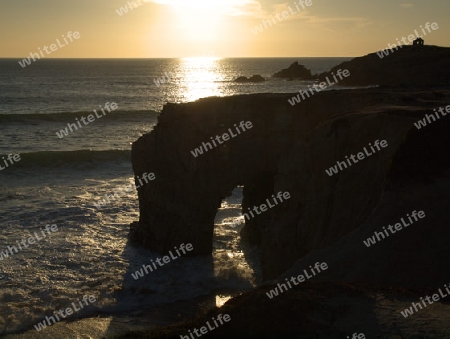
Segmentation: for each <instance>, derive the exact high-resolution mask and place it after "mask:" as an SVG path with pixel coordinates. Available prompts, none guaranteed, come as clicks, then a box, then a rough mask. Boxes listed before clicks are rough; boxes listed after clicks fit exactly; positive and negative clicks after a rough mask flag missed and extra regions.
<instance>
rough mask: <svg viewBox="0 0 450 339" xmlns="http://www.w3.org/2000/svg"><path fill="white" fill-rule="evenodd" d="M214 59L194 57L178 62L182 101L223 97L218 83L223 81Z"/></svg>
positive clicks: (216, 59) (218, 65)
mask: <svg viewBox="0 0 450 339" xmlns="http://www.w3.org/2000/svg"><path fill="white" fill-rule="evenodd" d="M219 60H220V58H216V57H194V58H184V59H181V60H180V78H181V79H183V80H182V82H181V83H180V84H179V87H178V90H179V96H180V98H181V99H182V100H183V101H195V100H197V99H200V98H205V97H210V96H223V95H224V93H222V91H221V90H220V87H219V84H218V82H220V81H224V80H225V78H224V75H223V72H222V71H221V65H220V63H219V62H218V61H219Z"/></svg>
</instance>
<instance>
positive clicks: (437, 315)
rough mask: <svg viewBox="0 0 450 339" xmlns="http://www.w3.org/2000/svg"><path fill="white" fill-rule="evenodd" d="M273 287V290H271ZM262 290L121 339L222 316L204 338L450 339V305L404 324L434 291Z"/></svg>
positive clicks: (181, 330) (164, 333) (160, 338)
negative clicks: (355, 338)
mask: <svg viewBox="0 0 450 339" xmlns="http://www.w3.org/2000/svg"><path fill="white" fill-rule="evenodd" d="M271 287H273V286H271ZM268 289H269V287H264V288H259V289H256V290H254V291H252V292H250V293H246V294H244V295H242V296H239V297H236V298H234V299H233V300H231V301H229V302H228V303H227V304H225V306H223V307H222V308H220V309H218V310H216V311H212V312H209V313H207V314H204V315H201V316H199V317H197V318H196V319H193V320H191V321H185V322H183V323H180V324H179V325H177V326H171V327H166V328H161V329H157V330H155V331H151V332H132V333H129V334H128V335H125V336H121V337H119V338H121V339H123V338H153V339H179V338H180V335H186V334H187V333H188V331H189V330H190V331H191V332H192V330H193V329H194V328H197V329H199V328H201V327H202V326H205V323H206V321H208V320H209V321H211V319H212V317H215V318H217V315H218V314H222V316H223V315H224V314H229V315H230V317H231V321H230V322H229V323H227V324H225V325H223V326H220V327H218V328H217V329H214V330H212V331H210V332H208V333H207V334H205V335H203V336H202V338H223V339H225V338H233V339H234V338H235V339H273V338H299V339H300V338H301V339H330V338H336V339H338V338H347V337H349V338H351V337H352V335H353V333H358V334H359V333H363V334H364V335H365V338H379V339H381V338H408V339H409V338H433V339H444V338H448V334H449V333H450V323H449V322H448V318H449V317H450V305H449V304H448V303H447V302H446V303H438V304H435V305H432V306H429V307H428V308H427V309H426V310H423V311H421V312H418V313H417V314H415V315H414V316H413V317H411V318H404V317H403V316H402V315H401V314H400V310H404V309H405V308H407V307H410V306H411V303H412V302H417V301H418V300H419V298H420V297H422V296H424V295H427V294H428V295H430V294H432V293H434V291H432V290H417V289H416V290H405V289H399V288H380V287H378V286H374V285H364V286H354V285H351V284H336V283H321V284H317V283H316V284H305V285H302V286H300V287H297V288H294V289H292V290H289V291H287V292H284V293H283V294H281V295H279V296H278V297H276V298H274V299H269V298H268V297H267V295H266V294H265V292H266V291H267V290H268Z"/></svg>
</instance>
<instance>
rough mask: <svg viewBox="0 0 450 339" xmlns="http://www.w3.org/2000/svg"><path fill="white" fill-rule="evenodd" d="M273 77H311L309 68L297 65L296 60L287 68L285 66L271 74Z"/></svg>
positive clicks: (308, 78) (307, 78)
mask: <svg viewBox="0 0 450 339" xmlns="http://www.w3.org/2000/svg"><path fill="white" fill-rule="evenodd" d="M273 76H274V77H275V78H283V79H304V80H310V79H312V78H313V77H312V74H311V71H310V70H309V69H307V68H306V67H305V66H303V65H299V63H298V61H296V62H294V63H293V64H292V65H290V66H289V67H288V68H285V69H283V70H281V71H279V72H277V73H275V74H274V75H273Z"/></svg>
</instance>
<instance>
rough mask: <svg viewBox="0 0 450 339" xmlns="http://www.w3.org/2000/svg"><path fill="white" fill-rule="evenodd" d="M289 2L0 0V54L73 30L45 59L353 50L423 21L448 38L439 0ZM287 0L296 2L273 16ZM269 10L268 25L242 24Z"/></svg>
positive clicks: (391, 39)
mask: <svg viewBox="0 0 450 339" xmlns="http://www.w3.org/2000/svg"><path fill="white" fill-rule="evenodd" d="M145 1H148V2H145ZM299 1H300V0H293V1H287V2H286V1H281V0H151V1H150V0H141V3H142V5H140V6H138V7H136V8H134V9H133V10H129V9H128V13H123V15H122V16H120V15H119V14H118V13H117V12H116V10H120V8H121V7H126V6H127V0H76V1H75V0H1V2H0V43H1V46H2V47H1V49H0V57H2V58H8V57H10V58H15V57H17V58H19V57H20V58H24V57H26V56H29V54H30V52H36V51H37V50H38V47H40V48H43V47H44V46H49V45H50V44H52V43H55V41H56V39H57V38H60V39H61V36H62V35H63V34H66V33H67V32H69V31H72V32H75V31H78V32H79V33H80V35H81V37H80V38H79V39H78V40H74V41H73V42H72V43H69V44H68V45H67V46H64V47H63V48H59V49H58V50H57V51H54V52H52V53H51V55H49V56H46V57H48V58H50V57H51V58H171V57H190V56H201V55H214V56H217V57H283V56H286V57H297V56H299V57H302V56H304V57H308V56H359V55H364V54H367V53H370V52H374V51H377V50H380V49H381V48H384V47H385V46H386V45H387V44H388V43H395V42H396V38H401V37H402V36H407V35H409V34H412V33H413V32H414V30H415V29H419V28H420V25H425V24H426V23H427V22H430V23H433V22H436V23H437V24H438V25H439V29H438V30H436V31H432V32H431V33H429V34H428V35H427V36H425V43H426V44H432V45H441V46H449V45H450V38H449V36H450V34H449V33H450V29H449V23H448V22H449V20H448V15H449V14H450V1H449V0H416V1H414V2H405V1H398V0H377V1H373V0H339V1H336V0H311V2H312V5H311V6H306V4H305V9H302V6H301V5H298V3H299ZM134 2H135V3H136V4H137V3H138V2H137V0H135V1H134ZM130 3H132V1H130ZM296 4H297V6H296ZM289 6H290V7H291V9H292V10H293V11H294V12H295V11H297V9H296V7H298V8H300V9H302V10H301V11H300V12H299V13H296V14H292V12H290V13H289V16H287V15H286V17H285V19H283V17H282V13H283V11H285V10H288V11H289V9H288V7H289ZM277 14H278V17H279V18H281V19H283V21H279V20H278V19H276V18H275V16H276V15H277ZM271 16H272V18H273V20H275V22H276V24H274V25H273V26H272V27H268V28H267V29H264V30H263V31H262V32H259V33H258V34H254V33H253V32H252V28H253V29H254V27H255V26H258V25H261V23H262V20H264V19H266V20H270V18H271ZM266 26H268V25H267V24H266Z"/></svg>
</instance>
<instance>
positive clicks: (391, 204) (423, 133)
mask: <svg viewBox="0 0 450 339" xmlns="http://www.w3.org/2000/svg"><path fill="white" fill-rule="evenodd" d="M406 47H407V46H405V47H404V48H403V49H399V50H398V51H395V52H394V53H392V54H391V55H389V56H385V57H384V58H380V57H379V56H378V55H377V54H371V55H368V56H365V57H362V58H355V59H353V60H352V61H349V62H347V63H343V64H341V65H339V66H337V67H335V69H333V70H331V72H333V71H334V70H337V69H348V70H350V72H351V76H350V77H348V78H347V79H348V81H349V82H348V83H345V84H346V85H380V87H378V88H368V89H352V90H339V91H334V90H331V91H322V92H320V93H317V94H316V95H314V96H313V97H311V98H308V99H307V100H304V101H302V102H301V103H299V104H297V105H295V106H291V105H289V103H288V99H289V98H291V97H292V95H293V94H257V95H241V96H234V97H225V98H206V99H201V100H198V101H196V102H192V103H187V104H167V105H166V106H165V107H164V109H163V111H162V113H161V115H160V117H159V122H158V125H157V126H156V127H155V128H154V130H153V131H152V132H151V133H149V134H146V135H144V136H142V137H141V138H139V140H137V141H136V142H135V143H134V144H133V148H132V162H133V168H134V171H135V175H142V174H143V173H145V172H154V173H155V175H156V178H157V180H154V182H152V183H151V184H150V185H145V186H144V187H142V188H141V189H140V190H139V191H138V194H139V205H140V220H139V222H136V223H134V224H132V226H131V231H130V238H131V240H132V241H134V242H135V243H137V244H140V245H143V246H145V247H147V248H150V249H152V250H155V251H158V252H167V251H169V250H170V249H172V248H173V247H174V246H177V245H179V244H180V243H192V244H193V247H194V251H192V254H193V255H209V254H211V251H212V236H213V227H214V217H215V215H216V212H217V210H218V208H219V206H220V203H221V201H222V199H224V198H225V197H226V196H227V195H229V194H230V192H231V191H232V190H233V189H234V188H235V187H236V186H238V185H243V186H244V192H243V193H244V198H243V203H242V208H243V212H246V211H247V210H248V209H249V208H250V207H253V206H259V205H261V204H263V203H265V201H266V199H267V198H269V197H270V196H271V195H272V194H276V193H277V192H289V193H290V199H289V200H286V201H284V202H283V203H280V204H279V205H277V206H275V207H273V208H270V209H269V210H267V211H265V212H264V213H261V214H258V215H256V216H255V217H254V218H252V219H250V220H247V221H246V225H245V227H244V229H243V230H242V232H241V236H242V237H243V238H245V239H247V240H248V241H249V242H251V243H254V244H258V245H259V246H260V248H261V262H262V268H263V276H264V279H265V281H266V284H265V286H261V287H259V288H258V289H256V290H254V291H251V292H249V293H245V294H243V295H241V296H238V297H236V298H234V299H233V300H231V301H229V302H228V303H227V304H226V305H225V306H224V307H223V308H221V309H220V310H218V311H212V313H214V314H217V313H229V314H230V315H231V318H232V321H231V322H230V324H229V325H227V326H224V327H223V328H221V329H219V330H217V331H213V332H211V333H210V334H208V335H205V337H214V338H229V337H233V338H241V337H242V338H244V337H245V338H252V337H255V338H256V337H259V338H272V337H274V336H275V334H277V335H281V336H282V337H285V338H300V337H301V338H346V335H351V334H352V333H353V332H360V333H361V332H362V333H365V334H366V335H372V336H373V337H377V336H378V337H380V338H381V337H386V335H391V337H392V338H412V337H414V336H419V335H420V336H429V337H433V338H444V337H446V335H448V334H449V333H450V325H449V324H450V323H449V322H448V319H449V318H450V308H449V306H448V300H447V299H449V300H450V296H449V297H448V298H447V299H443V300H442V302H439V303H436V304H435V305H431V306H429V307H428V308H427V309H425V310H422V311H419V312H418V314H417V315H414V316H412V317H411V318H407V319H405V318H404V317H403V316H402V315H401V314H400V311H401V310H404V309H405V308H407V307H408V306H410V305H411V302H413V301H414V302H417V301H418V300H419V297H422V296H425V295H426V294H427V293H431V292H432V291H433V290H437V289H438V288H440V287H443V286H444V284H448V283H449V282H450V259H449V258H450V249H449V247H448V244H447V242H448V239H449V236H450V231H449V229H448V227H447V223H448V220H449V217H448V215H447V214H446V212H447V208H448V206H450V195H449V192H450V190H449V189H450V180H449V179H450V158H449V157H448V156H447V155H446V151H447V150H448V146H449V145H450V142H449V140H450V138H449V136H448V134H447V133H448V130H449V128H450V118H449V116H450V115H448V112H447V111H446V108H447V107H448V108H449V111H450V106H449V105H450V87H449V86H448V80H449V79H450V70H449V65H448V61H447V60H448V56H449V51H450V49H448V48H440V47H433V46H430V47H425V48H423V49H422V50H420V51H418V50H415V49H412V48H406ZM331 72H330V73H326V74H323V75H321V76H322V77H325V76H327V74H328V75H329V74H332V73H331ZM296 90H297V89H296V88H293V92H294V91H296ZM442 107H443V108H444V109H443V110H442V112H446V113H445V114H444V113H439V114H440V115H439V114H438V113H436V112H435V111H434V109H438V108H442ZM431 114H433V115H434V116H435V118H434V120H436V121H433V119H431V118H430V117H428V118H427V119H428V120H427V121H429V122H428V123H427V124H426V126H422V127H421V128H418V127H417V125H416V124H417V121H419V120H422V121H425V120H423V119H425V116H426V115H431ZM436 114H438V115H436ZM241 122H251V123H252V128H251V129H247V130H246V131H245V132H242V133H241V134H239V135H237V136H236V137H233V138H232V139H231V140H229V141H227V142H224V143H223V144H220V145H218V146H217V147H212V148H211V149H210V150H208V151H205V152H204V154H197V156H193V153H192V151H193V150H194V149H196V148H198V147H199V146H200V145H202V143H206V142H211V141H212V140H211V137H214V136H216V135H223V134H224V133H229V129H233V130H232V131H234V129H235V128H236V127H235V124H236V125H237V126H239V124H240V123H241ZM235 133H236V132H235ZM377 140H379V141H382V140H385V141H386V143H387V147H385V148H382V149H380V150H379V151H378V152H372V153H371V154H370V155H368V156H366V157H365V158H364V160H360V161H358V162H357V163H356V162H353V163H352V162H351V160H349V159H350V157H351V155H356V154H358V152H361V150H362V149H363V148H364V147H367V149H368V150H370V148H369V146H368V145H369V144H370V145H375V141H377ZM372 151H373V149H372ZM370 152H371V151H369V153H370ZM346 157H347V158H346ZM347 160H348V161H349V162H347ZM338 161H341V162H347V164H349V165H348V166H345V167H344V166H343V165H342V164H341V168H342V169H340V170H337V171H336V173H334V174H332V175H330V174H329V173H327V172H326V170H329V169H330V168H331V167H333V166H335V165H336V164H337V162H338ZM336 168H337V167H336ZM414 210H416V211H424V212H425V215H426V217H425V218H423V219H421V220H420V221H418V222H417V223H414V224H412V225H410V226H409V227H408V228H406V227H405V229H403V230H401V231H399V232H398V233H396V234H391V235H390V236H389V237H386V239H382V240H380V241H378V242H377V243H376V244H373V245H372V246H370V247H368V246H366V245H365V243H364V240H367V239H368V238H369V237H371V236H373V235H374V232H381V231H382V227H383V226H385V227H387V226H388V225H389V224H393V223H396V222H397V220H399V219H400V218H402V217H405V216H406V215H407V214H408V213H411V212H412V211H414ZM405 218H406V217H405ZM316 262H326V263H327V264H328V267H329V268H328V270H326V271H325V272H323V273H321V274H320V275H318V276H316V277H314V278H312V279H311V280H310V281H308V282H307V283H304V284H300V285H299V286H297V287H295V288H292V289H290V290H289V291H287V292H285V293H283V294H282V295H280V296H279V297H277V298H274V299H273V300H272V299H269V298H268V297H267V295H266V293H265V292H267V291H268V290H270V289H273V288H274V287H275V286H276V283H277V282H285V279H286V278H289V277H291V276H296V275H298V274H300V273H301V272H302V271H303V270H304V269H307V268H308V267H309V265H313V264H314V263H316ZM207 317H210V314H208V315H202V316H200V318H199V319H197V320H192V322H189V323H186V324H181V325H179V326H178V327H175V328H169V329H166V330H162V331H158V332H154V333H153V334H152V337H155V338H172V337H173V338H175V337H179V334H180V333H184V331H181V330H180V329H181V328H183V326H185V327H186V326H192V325H193V324H195V323H196V322H204V320H205V319H206V318H207ZM445 319H447V320H445ZM272 320H273V321H272ZM352 328H353V329H354V330H352ZM133 335H138V334H136V333H135V334H133Z"/></svg>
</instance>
